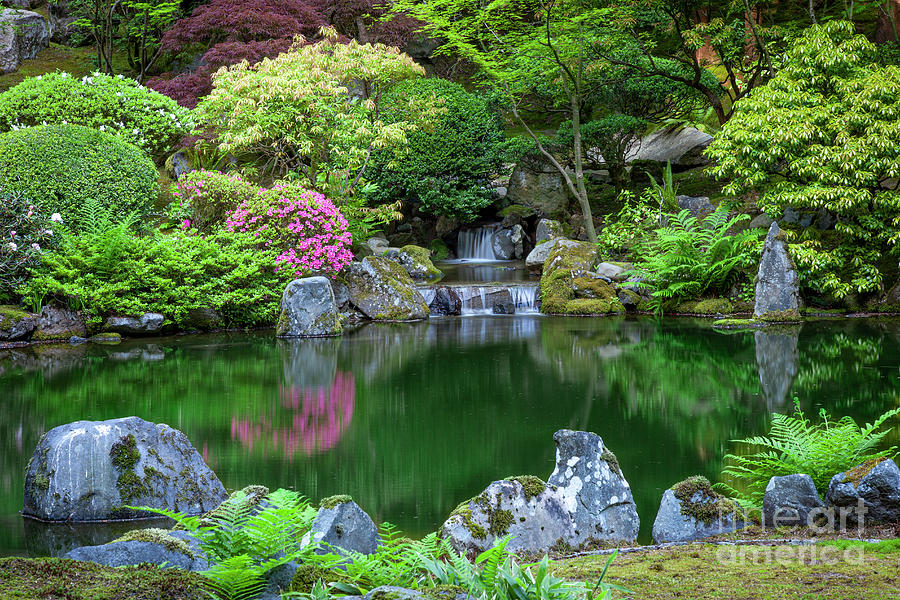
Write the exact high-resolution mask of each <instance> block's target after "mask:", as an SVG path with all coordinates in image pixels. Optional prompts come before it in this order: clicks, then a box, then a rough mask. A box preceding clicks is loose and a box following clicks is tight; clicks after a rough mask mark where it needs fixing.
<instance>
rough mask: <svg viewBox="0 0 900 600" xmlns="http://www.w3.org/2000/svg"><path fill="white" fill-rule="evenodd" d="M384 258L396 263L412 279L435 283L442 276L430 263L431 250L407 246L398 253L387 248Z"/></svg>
mask: <svg viewBox="0 0 900 600" xmlns="http://www.w3.org/2000/svg"><path fill="white" fill-rule="evenodd" d="M384 256H385V258H389V259H391V260H393V261H395V262H397V263H398V264H399V265H400V266H401V267H403V268H404V269H405V270H406V272H407V273H409V276H410V277H412V278H413V279H416V280H422V281H436V280H438V279H440V278H441V277H443V276H444V274H443V273H442V272H441V270H440V269H438V268H437V267H435V266H434V263H432V262H431V250H429V249H428V248H423V247H421V246H415V245H412V244H409V245H407V246H403V247H402V248H400V250H399V251H396V250H394V249H392V248H389V249H388V250H387V252H385V254H384Z"/></svg>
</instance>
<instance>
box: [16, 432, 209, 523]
mask: <svg viewBox="0 0 900 600" xmlns="http://www.w3.org/2000/svg"><path fill="white" fill-rule="evenodd" d="M225 497H226V494H225V488H224V487H222V483H221V482H220V481H219V478H218V477H216V474H215V473H213V472H212V470H211V469H210V468H209V467H208V466H207V465H206V463H205V462H203V458H202V457H201V456H200V454H199V453H198V452H197V450H195V449H194V447H193V446H192V445H191V443H190V442H189V441H188V439H187V437H186V436H185V435H184V434H183V433H181V432H180V431H178V430H176V429H172V428H171V427H169V426H168V425H163V424H159V425H157V424H155V423H149V422H147V421H145V420H143V419H140V418H138V417H127V418H123V419H110V420H108V421H76V422H74V423H69V424H67V425H60V426H59V427H54V428H53V429H51V430H50V431H48V432H47V433H45V434H44V436H43V437H42V438H41V440H40V442H39V443H38V445H37V448H35V450H34V454H33V455H32V457H31V460H30V461H29V463H28V467H27V469H26V472H25V505H24V508H23V510H22V513H23V514H24V515H26V516H30V517H35V518H38V519H43V520H46V521H98V520H103V519H126V518H135V517H139V516H142V513H140V512H138V511H134V510H131V509H127V508H123V505H126V504H128V505H132V506H150V507H153V508H168V509H170V510H174V511H178V512H182V513H185V514H189V515H198V514H202V513H204V512H206V511H208V510H211V509H212V508H215V507H216V506H218V505H219V504H220V503H221V502H222V500H224V499H225Z"/></svg>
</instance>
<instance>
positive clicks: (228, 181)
mask: <svg viewBox="0 0 900 600" xmlns="http://www.w3.org/2000/svg"><path fill="white" fill-rule="evenodd" d="M258 194H259V187H257V186H255V185H253V184H252V183H248V182H246V181H244V180H243V179H242V178H241V176H240V175H238V174H237V173H222V172H220V171H207V170H206V169H201V170H199V171H191V172H189V173H185V174H184V175H182V176H181V177H180V178H179V179H178V182H177V183H176V184H175V189H174V190H173V191H172V195H173V196H174V197H175V201H174V203H173V206H172V207H171V209H170V211H169V215H170V217H171V218H172V219H173V220H174V221H176V222H177V223H179V226H180V228H181V229H191V228H193V229H197V230H199V231H202V232H207V231H211V230H212V229H213V228H214V227H216V226H218V225H221V224H222V223H223V222H224V221H225V219H226V217H227V216H228V215H229V214H230V213H231V212H233V211H234V209H235V207H237V206H238V205H240V204H241V203H242V202H244V201H245V200H252V199H254V198H256V196H257V195H258Z"/></svg>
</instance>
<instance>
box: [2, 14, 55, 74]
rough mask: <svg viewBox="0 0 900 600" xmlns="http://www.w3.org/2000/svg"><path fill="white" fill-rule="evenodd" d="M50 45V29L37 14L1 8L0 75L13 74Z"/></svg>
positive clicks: (44, 20)
mask: <svg viewBox="0 0 900 600" xmlns="http://www.w3.org/2000/svg"><path fill="white" fill-rule="evenodd" d="M48 45H50V27H49V26H48V25H47V21H46V19H44V17H43V16H41V15H40V14H38V13H36V12H31V11H28V10H18V9H13V8H7V9H4V8H0V75H3V74H6V73H12V72H13V71H15V70H16V69H18V68H19V65H21V64H22V61H23V60H28V59H29V58H34V57H35V56H37V53H38V52H40V51H41V50H43V49H44V48H46V47H47V46H48Z"/></svg>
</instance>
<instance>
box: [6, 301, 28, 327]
mask: <svg viewBox="0 0 900 600" xmlns="http://www.w3.org/2000/svg"><path fill="white" fill-rule="evenodd" d="M28 317H29V314H28V313H27V312H25V311H24V310H22V309H21V308H18V307H16V306H0V329H10V328H12V326H13V325H15V324H16V323H18V322H19V321H21V320H22V319H27V318H28Z"/></svg>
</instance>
